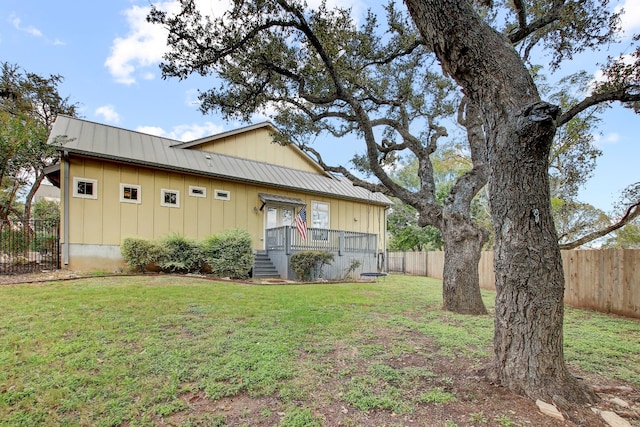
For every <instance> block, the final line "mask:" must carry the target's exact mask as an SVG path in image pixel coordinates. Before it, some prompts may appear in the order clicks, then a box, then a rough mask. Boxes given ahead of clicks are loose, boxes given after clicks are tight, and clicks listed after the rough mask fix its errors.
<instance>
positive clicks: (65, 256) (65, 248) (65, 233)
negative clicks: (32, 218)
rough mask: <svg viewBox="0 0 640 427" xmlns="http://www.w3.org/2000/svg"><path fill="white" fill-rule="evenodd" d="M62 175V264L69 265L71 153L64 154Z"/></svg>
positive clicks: (65, 152)
mask: <svg viewBox="0 0 640 427" xmlns="http://www.w3.org/2000/svg"><path fill="white" fill-rule="evenodd" d="M62 174H63V179H64V185H63V186H62V188H64V194H63V196H62V197H64V204H63V208H62V212H63V221H64V226H63V229H62V238H63V239H64V242H63V243H62V263H63V264H64V265H69V152H68V151H67V150H64V151H63V152H62Z"/></svg>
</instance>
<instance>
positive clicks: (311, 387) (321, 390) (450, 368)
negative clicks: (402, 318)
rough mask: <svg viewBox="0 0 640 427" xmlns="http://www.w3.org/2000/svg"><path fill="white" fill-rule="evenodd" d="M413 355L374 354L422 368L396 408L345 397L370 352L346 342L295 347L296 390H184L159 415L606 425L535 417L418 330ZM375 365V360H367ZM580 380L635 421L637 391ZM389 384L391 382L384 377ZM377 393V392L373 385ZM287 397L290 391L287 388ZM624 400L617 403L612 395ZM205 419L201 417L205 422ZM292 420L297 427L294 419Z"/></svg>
mask: <svg viewBox="0 0 640 427" xmlns="http://www.w3.org/2000/svg"><path fill="white" fill-rule="evenodd" d="M411 335H412V336H411V337H404V336H403V337H402V338H401V339H403V340H404V339H405V338H409V341H411V342H412V345H415V346H417V348H418V349H419V350H418V351H416V352H410V353H403V354H398V355H392V356H390V357H383V358H381V359H376V358H375V357H374V359H375V360H376V361H379V362H380V363H384V364H385V365H387V366H390V367H391V368H394V369H398V370H410V369H412V368H414V369H423V370H428V372H429V374H428V375H418V376H417V377H416V378H414V379H412V380H411V383H406V382H405V383H403V385H402V386H403V387H404V390H405V392H406V393H405V395H404V396H403V397H404V399H405V400H406V403H407V407H408V408H409V409H407V410H404V411H394V410H391V409H380V408H375V407H374V408H371V409H360V408H357V407H355V406H354V405H353V404H350V403H349V402H348V399H346V393H347V392H348V391H347V390H348V389H349V387H350V384H351V383H352V381H353V380H354V378H358V377H360V376H365V375H367V373H368V372H370V368H371V365H372V359H371V357H364V355H363V354H362V351H360V350H358V349H357V348H356V347H354V346H353V345H351V344H349V343H345V342H337V343H335V345H334V347H333V349H331V350H330V351H328V352H326V351H323V352H321V353H314V352H313V351H311V352H302V354H301V355H300V360H299V363H300V367H301V368H300V377H299V378H296V379H295V380H294V381H293V383H294V387H295V386H296V385H297V387H298V388H299V390H298V392H297V393H294V394H295V395H296V397H294V398H293V399H292V398H290V397H289V398H287V397H283V396H281V395H277V396H250V395H248V394H246V393H242V394H239V395H236V396H233V397H228V398H223V399H218V400H212V399H209V398H208V397H207V396H206V394H205V393H204V392H202V391H200V390H198V391H195V392H189V393H185V394H184V395H182V396H181V399H183V401H184V402H185V403H186V404H187V405H188V409H187V410H185V411H182V412H179V413H176V414H173V415H172V416H170V417H168V418H165V419H164V420H162V423H166V424H167V425H176V426H178V425H185V424H189V423H190V424H192V425H193V424H195V425H198V423H199V421H201V422H202V424H200V425H205V422H207V423H218V424H215V425H220V426H223V425H225V426H258V427H261V426H265V427H266V426H277V425H280V423H281V422H282V420H283V419H284V417H285V415H286V414H287V412H288V411H291V410H292V409H293V408H308V409H309V410H310V411H311V413H312V414H313V416H314V417H315V418H316V419H317V420H321V423H322V425H323V426H329V427H333V426H380V427H383V426H386V427H392V426H393V427H396V426H451V427H452V426H497V427H500V426H503V427H504V426H549V427H569V426H596V427H597V426H607V424H606V423H605V422H604V421H603V420H602V418H601V417H600V416H599V415H597V414H596V413H594V412H593V410H592V409H591V408H590V407H586V406H585V407H580V408H572V409H570V410H568V411H565V413H564V415H565V420H564V421H560V420H556V419H554V418H551V417H549V416H547V415H544V414H542V413H541V412H540V411H539V409H538V407H537V406H536V404H535V402H533V401H532V400H531V399H529V398H526V397H522V396H518V395H516V394H514V393H512V392H510V391H509V390H507V389H505V388H503V387H500V386H498V385H496V384H495V383H494V382H493V381H492V380H491V379H490V378H488V377H487V376H486V375H484V374H483V373H482V372H483V370H482V367H483V366H487V365H488V364H489V363H490V360H489V358H487V359H484V360H469V359H467V358H464V357H444V356H439V355H438V349H437V348H436V347H435V346H434V345H433V344H432V343H431V342H429V340H428V339H425V338H424V336H421V335H420V334H411ZM391 339H393V338H392V337H389V336H387V335H386V334H385V333H381V335H380V336H378V337H375V338H372V339H370V340H369V341H368V342H366V343H360V348H362V347H363V344H364V345H365V347H366V346H368V348H374V349H375V348H380V349H384V348H386V347H389V344H390V342H389V340H391ZM374 363H377V362H374ZM574 373H575V374H576V375H579V376H580V377H581V378H583V380H584V381H586V382H587V383H588V384H590V385H593V386H596V388H597V389H599V391H600V392H599V393H598V394H599V397H600V398H601V399H602V400H601V401H600V402H599V403H598V404H597V408H598V409H600V410H612V411H615V412H617V413H618V414H619V415H621V416H623V417H624V418H626V419H627V420H628V421H629V422H630V423H631V425H633V426H638V425H640V424H639V423H640V413H639V412H640V392H639V391H638V390H637V389H636V388H634V387H632V386H631V385H629V384H624V383H622V382H619V381H612V380H609V379H607V378H603V377H600V376H598V375H596V374H588V375H587V374H585V373H580V372H574ZM391 382H393V381H391ZM434 389H438V390H441V391H442V392H445V393H451V395H453V396H455V401H452V402H446V403H438V402H420V399H419V398H418V396H417V394H419V393H421V392H423V391H428V390H434ZM375 391H376V392H381V391H382V390H375ZM289 394H290V393H289ZM616 397H617V398H618V399H622V400H623V401H625V402H627V403H629V407H628V408H622V407H620V406H619V405H618V404H616V403H614V402H612V399H613V398H616ZM205 420H206V421H205ZM296 425H297V424H296Z"/></svg>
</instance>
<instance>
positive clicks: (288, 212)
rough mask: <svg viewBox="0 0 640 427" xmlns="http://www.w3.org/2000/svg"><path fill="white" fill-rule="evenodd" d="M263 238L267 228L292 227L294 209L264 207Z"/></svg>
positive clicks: (274, 206) (277, 206)
mask: <svg viewBox="0 0 640 427" xmlns="http://www.w3.org/2000/svg"><path fill="white" fill-rule="evenodd" d="M264 211H265V221H264V229H265V237H266V230H268V229H269V228H276V227H284V226H285V225H289V226H291V225H293V214H294V212H295V208H294V207H293V206H279V205H273V206H268V205H267V206H266V207H265V209H264Z"/></svg>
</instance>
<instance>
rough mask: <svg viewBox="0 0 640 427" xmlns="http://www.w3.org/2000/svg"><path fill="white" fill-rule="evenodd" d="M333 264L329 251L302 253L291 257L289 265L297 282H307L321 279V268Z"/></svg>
mask: <svg viewBox="0 0 640 427" xmlns="http://www.w3.org/2000/svg"><path fill="white" fill-rule="evenodd" d="M332 262H333V254H332V253H331V252H329V251H302V252H298V253H295V254H293V255H291V258H290V260H289V264H290V265H291V270H292V271H293V272H294V273H295V275H296V277H297V278H298V280H303V281H309V280H314V279H317V278H320V277H322V267H324V266H325V265H327V264H331V263H332Z"/></svg>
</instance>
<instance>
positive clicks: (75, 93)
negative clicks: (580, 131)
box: [0, 0, 640, 212]
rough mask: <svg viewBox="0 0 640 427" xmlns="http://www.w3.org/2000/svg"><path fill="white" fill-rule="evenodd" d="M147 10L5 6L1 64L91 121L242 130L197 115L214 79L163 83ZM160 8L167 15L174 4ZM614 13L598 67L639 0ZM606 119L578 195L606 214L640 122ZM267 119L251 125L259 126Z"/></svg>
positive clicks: (135, 3) (175, 130)
mask: <svg viewBox="0 0 640 427" xmlns="http://www.w3.org/2000/svg"><path fill="white" fill-rule="evenodd" d="M152 2H153V0H152ZM315 2H316V1H315V0H314V1H310V2H309V3H311V4H313V3H315ZM338 2H339V0H335V1H333V3H338ZM149 3H150V2H149V1H148V0H141V1H139V0H106V1H77V0H58V1H45V0H2V2H1V3H0V60H1V61H6V62H9V63H11V64H17V65H19V66H20V67H22V68H23V69H25V70H26V71H30V72H35V73H38V74H41V75H49V74H60V75H62V76H63V77H64V79H65V81H64V83H63V84H62V86H61V94H62V95H63V96H69V97H70V99H71V100H72V101H74V102H77V103H79V104H80V115H81V117H83V118H85V119H87V120H92V121H96V122H100V123H106V124H111V125H115V126H119V127H123V128H126V129H132V130H138V131H141V132H147V133H152V134H155V135H162V136H165V137H170V138H175V139H178V140H185V141H186V140H192V139H195V138H199V137H203V136H207V135H211V134H214V133H218V132H221V131H224V130H230V129H234V128H236V127H239V126H241V124H240V123H227V122H225V121H223V120H222V119H221V118H219V117H215V116H211V115H209V116H203V115H202V114H201V113H200V111H199V110H198V108H197V107H198V106H197V102H196V101H197V98H196V96H197V90H198V89H206V88H207V87H208V86H209V85H210V81H211V80H210V79H207V78H202V77H196V78H189V79H187V80H184V81H178V80H175V79H171V80H162V79H161V75H160V71H159V69H158V64H159V62H160V60H161V57H162V54H163V52H164V39H165V35H164V33H163V30H162V28H160V27H158V26H152V25H149V24H147V23H146V21H145V16H146V14H147V12H148V8H149ZM157 3H158V4H159V5H160V6H161V8H163V9H169V10H170V9H171V7H172V5H174V4H175V3H174V2H172V1H166V2H157ZM201 3H206V4H207V6H206V7H208V8H210V10H213V11H219V10H221V9H222V8H223V7H224V6H223V5H224V2H223V1H219V0H201ZM329 3H330V4H331V3H332V2H331V1H330V2H329ZM340 3H341V4H344V2H340ZM350 3H351V4H352V5H353V7H354V13H359V12H362V11H363V10H364V9H365V8H366V4H368V5H371V3H369V2H368V3H366V4H365V3H364V2H361V1H359V0H354V1H352V2H350ZM613 6H614V7H619V6H623V7H624V8H625V10H626V11H627V13H626V15H625V18H624V19H623V27H624V30H625V32H624V33H623V34H622V35H621V39H622V43H621V44H620V45H619V46H614V47H612V48H610V50H609V51H608V52H604V53H602V54H600V56H599V57H598V59H597V60H599V61H600V62H604V60H605V59H606V56H607V55H617V54H618V53H619V52H621V51H622V52H624V49H625V46H628V45H629V36H630V35H631V34H632V33H638V32H640V0H621V1H619V2H615V1H614V5H613ZM597 60H596V59H594V54H593V53H588V54H583V55H580V56H579V58H578V59H577V61H576V63H575V64H567V65H565V68H574V67H575V68H576V69H585V70H587V71H588V72H589V73H594V75H595V74H597V68H596V66H595V64H596V62H597ZM603 118H604V123H603V125H602V126H601V128H600V131H601V133H602V135H598V136H597V138H598V145H599V147H600V149H601V150H602V151H603V153H604V155H603V156H602V157H601V158H600V159H599V160H598V167H597V169H596V171H595V175H594V177H593V178H592V179H591V180H590V181H589V182H588V184H587V186H586V188H584V189H583V191H582V192H581V200H582V201H584V202H587V203H591V204H593V205H594V206H596V207H598V208H600V209H603V210H604V211H606V212H609V211H610V210H611V207H612V204H613V203H614V202H615V200H616V199H617V197H618V194H619V192H620V191H621V190H622V189H624V188H625V187H626V186H627V185H629V184H631V183H634V182H638V181H640V167H639V163H640V136H639V135H640V116H638V115H635V114H633V113H632V112H631V111H629V110H625V109H623V108H621V107H619V106H617V105H616V106H614V108H612V109H609V111H608V112H607V113H606V114H605V115H604V116H603ZM263 120H265V118H264V117H256V118H255V122H259V121H263ZM315 148H316V149H317V150H318V151H319V152H320V153H321V154H322V155H323V157H325V159H326V160H327V161H328V162H329V163H333V164H346V163H347V162H348V161H349V160H350V159H351V157H352V155H353V153H354V152H361V151H363V143H362V142H359V141H356V140H352V141H348V143H346V144H345V143H344V142H342V143H339V144H336V143H335V142H328V141H327V142H326V143H325V142H324V141H317V142H316V145H315Z"/></svg>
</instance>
